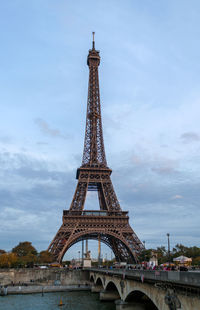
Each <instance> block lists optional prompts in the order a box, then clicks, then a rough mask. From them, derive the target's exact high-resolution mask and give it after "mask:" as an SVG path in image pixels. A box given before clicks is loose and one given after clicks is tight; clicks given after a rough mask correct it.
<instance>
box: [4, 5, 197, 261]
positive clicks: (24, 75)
mask: <svg viewBox="0 0 200 310" xmlns="http://www.w3.org/2000/svg"><path fill="white" fill-rule="evenodd" d="M92 31H95V32H96V48H97V49H99V50H100V55H101V64H100V68H99V74H100V92H101V104H102V116H103V129H104V143H105V149H106V155H107V161H108V164H109V166H110V167H111V168H112V169H113V174H112V180H113V184H114V187H115V190H116V193H117V196H118V199H119V201H120V203H121V207H122V209H123V210H128V211H129V215H130V224H131V226H132V227H133V229H134V230H135V232H136V233H137V234H138V236H139V238H140V239H141V240H145V241H146V246H147V247H157V246H160V245H167V238H166V233H168V232H169V233H170V235H171V237H170V239H171V244H172V246H173V245H175V244H176V243H183V244H185V245H188V246H192V245H197V246H198V245H199V222H200V212H199V201H200V191H199V187H200V177H199V176H200V158H199V154H200V122H199V115H200V90H199V85H200V74H199V73H200V43H199V36H200V4H199V1H195V0H192V1H184V0H182V1H179V0H176V1H172V0H171V1H170V0H169V1H162V0H161V1H158V0H154V1H153V0H152V1H151V0H144V1H139V0H138V1H137V0H134V1H128V0H126V1H122V0H115V1H113V0H109V1H106V0H102V1H95V2H94V1H89V0H85V1H77V0H76V1H67V0H65V1H64V0H63V1H62V0H60V1H51V0H49V1H47V0H34V1H33V0H32V1H25V0H13V1H2V2H1V3H0V38H1V49H0V67H1V71H0V108H1V114H0V248H3V249H6V250H10V249H11V248H12V247H14V246H15V245H16V244H17V243H18V242H19V241H23V240H24V241H25V240H28V241H32V243H33V245H34V246H35V247H36V248H37V249H38V250H42V249H45V248H47V246H48V244H49V242H50V241H51V239H52V238H53V236H54V235H55V233H56V231H57V229H58V228H59V227H60V225H61V220H62V210H63V209H65V208H66V209H67V208H68V207H69V205H70V202H71V199H72V197H73V193H74V190H75V186H76V179H75V173H76V169H77V167H79V166H80V164H81V158H82V151H83V140H84V131H85V114H86V103H87V87H88V67H87V65H86V58H87V53H88V49H89V48H90V47H91V39H92V36H91V32H92ZM87 201H88V202H87V207H88V208H90V207H91V205H92V204H94V201H95V197H93V196H92V195H89V197H88V200H87ZM78 247H79V245H77V246H74V248H72V249H71V250H70V253H69V256H70V257H71V256H77V255H78V254H77V251H78ZM91 247H93V251H94V255H96V254H95V253H96V252H95V245H92V244H91ZM104 251H106V250H104Z"/></svg>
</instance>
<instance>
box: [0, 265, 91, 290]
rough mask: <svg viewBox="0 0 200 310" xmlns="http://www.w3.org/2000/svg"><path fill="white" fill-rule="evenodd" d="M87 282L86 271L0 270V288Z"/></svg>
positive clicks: (50, 269) (87, 275) (58, 269)
mask: <svg viewBox="0 0 200 310" xmlns="http://www.w3.org/2000/svg"><path fill="white" fill-rule="evenodd" d="M88 282H89V272H88V271H87V270H68V269H65V268H63V269H61V268H49V269H35V268H20V269H13V268H12V269H0V286H4V285H13V284H14V285H23V284H28V285H30V284H32V285H81V284H83V285H84V284H86V283H88Z"/></svg>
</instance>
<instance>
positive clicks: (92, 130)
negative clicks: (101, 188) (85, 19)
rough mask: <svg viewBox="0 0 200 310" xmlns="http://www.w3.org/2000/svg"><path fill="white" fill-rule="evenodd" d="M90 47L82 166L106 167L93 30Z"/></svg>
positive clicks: (97, 57)
mask: <svg viewBox="0 0 200 310" xmlns="http://www.w3.org/2000/svg"><path fill="white" fill-rule="evenodd" d="M92 34H93V41H92V49H90V50H89V54H88V57H87V64H88V67H89V83H88V101H87V117H86V130H85V142H84V150H83V161H82V166H83V167H86V166H87V167H107V162H106V155H105V149H104V141H103V129H102V120H101V104H100V91H99V75H98V66H99V64H100V56H99V51H97V50H95V41H94V32H93V33H92Z"/></svg>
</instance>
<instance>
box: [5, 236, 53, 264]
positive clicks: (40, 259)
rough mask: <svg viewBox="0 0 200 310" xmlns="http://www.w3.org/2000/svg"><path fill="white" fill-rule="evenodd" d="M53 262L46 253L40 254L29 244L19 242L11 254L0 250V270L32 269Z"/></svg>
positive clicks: (50, 256)
mask: <svg viewBox="0 0 200 310" xmlns="http://www.w3.org/2000/svg"><path fill="white" fill-rule="evenodd" d="M52 261H53V257H52V255H51V254H50V253H49V252H48V251H42V252H40V253H38V252H37V250H36V249H35V248H34V247H33V246H32V244H31V242H28V241H25V242H20V243H19V244H18V245H17V246H16V247H14V248H13V249H12V251H11V252H9V253H6V252H5V251H4V250H0V268H12V267H14V268H16V267H33V266H34V265H37V264H47V263H51V262H52Z"/></svg>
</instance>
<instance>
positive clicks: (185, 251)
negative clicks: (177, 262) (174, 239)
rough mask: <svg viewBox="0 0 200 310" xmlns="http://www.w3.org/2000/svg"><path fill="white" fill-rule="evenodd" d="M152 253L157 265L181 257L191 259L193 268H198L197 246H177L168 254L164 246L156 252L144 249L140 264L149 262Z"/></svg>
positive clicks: (198, 252) (199, 261)
mask: <svg viewBox="0 0 200 310" xmlns="http://www.w3.org/2000/svg"><path fill="white" fill-rule="evenodd" d="M152 251H156V253H157V256H158V264H159V265H160V264H163V263H166V262H169V261H170V262H173V258H176V257H179V256H181V255H183V256H186V257H189V258H192V265H193V266H200V248H199V247H197V246H192V247H187V246H184V245H183V244H177V245H176V246H175V247H174V248H172V250H170V252H168V250H167V249H166V248H165V247H164V246H161V247H157V249H156V250H155V249H145V250H143V251H142V253H141V254H140V257H139V260H140V262H142V261H149V259H150V257H151V253H152Z"/></svg>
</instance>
